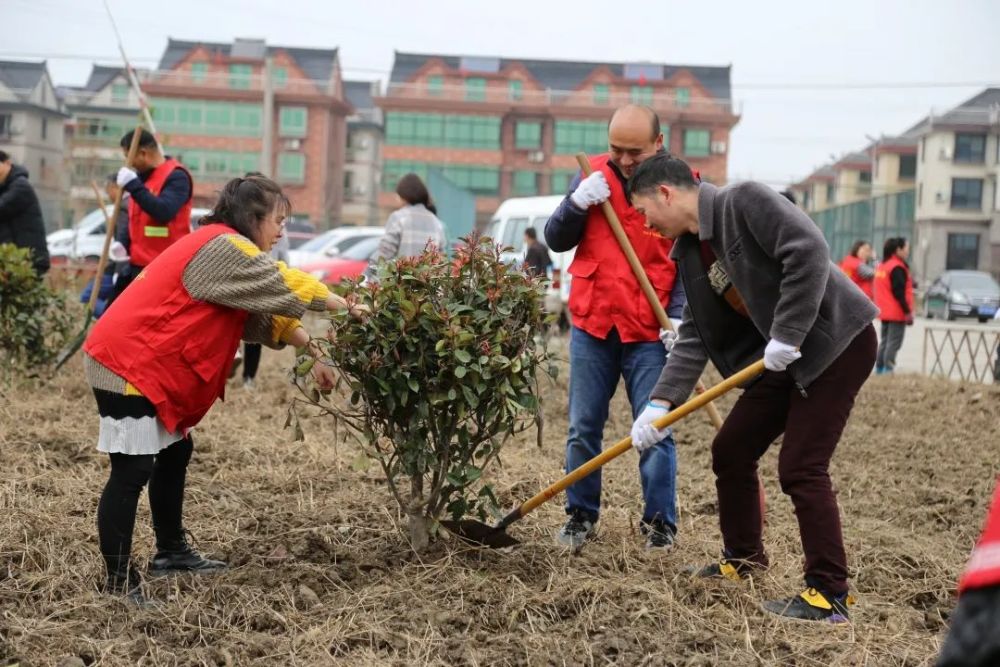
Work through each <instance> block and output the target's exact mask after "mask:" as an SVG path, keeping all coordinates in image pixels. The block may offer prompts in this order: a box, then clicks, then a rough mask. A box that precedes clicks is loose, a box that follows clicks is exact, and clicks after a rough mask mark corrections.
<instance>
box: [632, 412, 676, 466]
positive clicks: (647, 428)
mask: <svg viewBox="0 0 1000 667" xmlns="http://www.w3.org/2000/svg"><path fill="white" fill-rule="evenodd" d="M668 412H670V408H668V407H667V406H665V405H657V404H656V403H652V402H650V403H647V404H646V407H645V408H643V410H642V412H640V413H639V416H638V417H637V418H636V420H635V422H634V423H633V424H632V446H633V447H635V450H636V451H637V452H639V453H640V454H642V453H643V452H644V451H646V450H647V449H649V448H650V447H652V446H653V445H655V444H656V443H658V442H659V441H660V440H663V439H664V438H666V437H667V436H668V435H670V429H669V428H665V429H663V430H660V431H658V430H656V428H654V427H653V422H654V421H656V420H657V419H659V418H660V417H662V416H664V415H665V414H667V413H668Z"/></svg>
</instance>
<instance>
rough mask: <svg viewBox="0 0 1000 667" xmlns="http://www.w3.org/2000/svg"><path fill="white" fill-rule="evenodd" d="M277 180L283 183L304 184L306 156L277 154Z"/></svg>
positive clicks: (300, 154)
mask: <svg viewBox="0 0 1000 667" xmlns="http://www.w3.org/2000/svg"><path fill="white" fill-rule="evenodd" d="M278 180H280V181H281V182H283V183H304V182H305V180H306V156H305V155H303V154H302V153H278Z"/></svg>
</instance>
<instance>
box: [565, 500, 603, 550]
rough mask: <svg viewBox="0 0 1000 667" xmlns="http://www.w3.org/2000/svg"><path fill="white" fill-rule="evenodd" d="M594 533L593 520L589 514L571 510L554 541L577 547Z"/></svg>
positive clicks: (573, 547)
mask: <svg viewBox="0 0 1000 667" xmlns="http://www.w3.org/2000/svg"><path fill="white" fill-rule="evenodd" d="M593 535H594V520H593V519H591V517H590V515H589V514H587V513H586V512H583V511H580V510H573V512H572V513H571V514H570V516H569V521H567V522H566V525H565V526H563V527H562V530H560V531H559V533H558V534H557V535H556V541H557V542H559V544H561V545H563V546H564V547H570V548H571V549H579V548H580V547H582V546H583V543H584V542H585V541H586V540H587V538H589V537H592V536H593Z"/></svg>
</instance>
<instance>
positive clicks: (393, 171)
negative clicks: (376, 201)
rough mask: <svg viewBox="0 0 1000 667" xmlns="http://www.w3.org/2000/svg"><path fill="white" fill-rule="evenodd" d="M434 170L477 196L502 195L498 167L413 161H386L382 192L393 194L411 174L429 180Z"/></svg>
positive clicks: (383, 168)
mask: <svg viewBox="0 0 1000 667" xmlns="http://www.w3.org/2000/svg"><path fill="white" fill-rule="evenodd" d="M432 169H433V170H437V171H440V172H441V173H442V174H443V175H444V177H445V178H447V179H448V180H449V181H451V182H452V183H454V184H455V185H456V186H458V187H460V188H464V189H466V190H469V191H471V192H473V193H475V194H477V195H497V194H499V193H500V169H499V168H498V167H485V166H479V165H474V166H472V165H470V166H466V165H455V164H435V163H428V162H419V161H413V160H386V161H385V162H384V163H383V165H382V190H383V191H384V192H392V191H393V190H395V188H396V184H397V183H398V182H399V179H400V178H402V177H403V176H404V175H405V174H408V173H411V172H412V173H414V174H416V175H417V176H419V177H420V178H422V179H424V180H427V175H428V172H430V171H431V170H432Z"/></svg>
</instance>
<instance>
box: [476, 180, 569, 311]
mask: <svg viewBox="0 0 1000 667" xmlns="http://www.w3.org/2000/svg"><path fill="white" fill-rule="evenodd" d="M562 200H563V196H562V195H554V196H549V197H515V198H513V199H507V200H505V201H504V202H503V203H501V204H500V208H498V209H497V212H496V213H494V214H493V218H492V219H491V220H490V224H489V226H488V227H487V228H486V235H487V236H489V237H490V238H492V239H493V240H494V241H496V242H497V243H500V244H502V245H504V246H510V247H511V248H513V250H511V251H508V252H506V253H504V257H503V258H504V261H507V262H511V263H514V262H517V263H520V262H523V261H524V253H525V247H524V230H525V229H527V228H528V227H534V228H535V231H536V232H538V240H539V241H542V242H544V240H545V223H546V222H547V221H548V219H549V216H551V215H552V213H553V212H554V211H555V210H556V208H558V207H559V204H560V203H561V202H562ZM574 253H575V249H574V250H567V251H566V252H553V251H552V250H551V249H550V250H549V257H550V258H551V259H552V269H551V271H550V273H549V280H551V283H550V285H549V289H548V290H547V292H546V295H545V309H546V310H547V311H548V312H550V313H558V314H559V315H560V317H562V316H565V317H566V319H567V320H568V319H569V311H568V310H567V309H566V304H567V303H568V302H569V283H570V275H569V273H568V272H567V271H566V269H567V268H569V265H570V262H572V261H573V255H574Z"/></svg>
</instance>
